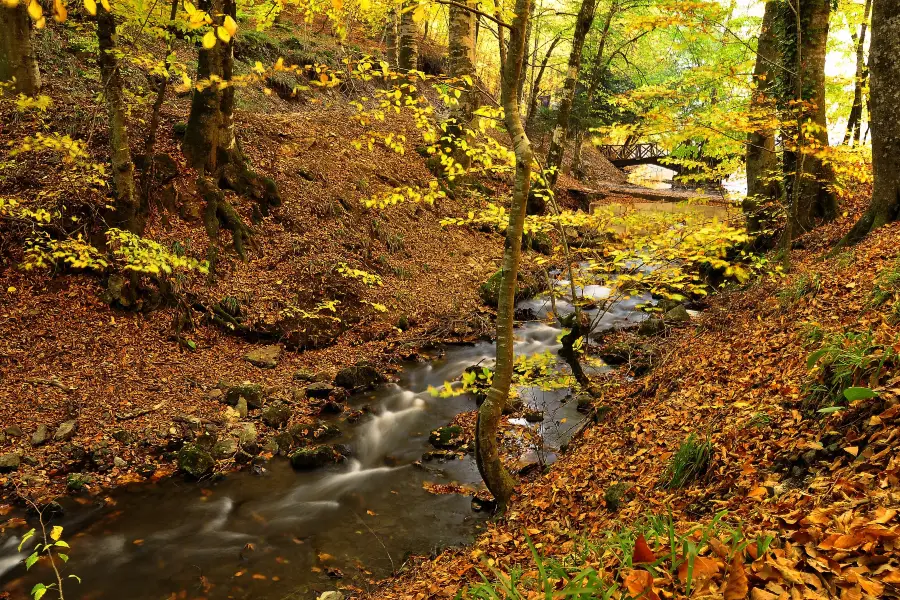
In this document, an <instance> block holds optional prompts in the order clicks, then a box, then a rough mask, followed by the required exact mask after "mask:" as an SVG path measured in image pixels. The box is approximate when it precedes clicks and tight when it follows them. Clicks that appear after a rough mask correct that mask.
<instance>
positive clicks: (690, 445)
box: [660, 433, 713, 488]
mask: <svg viewBox="0 0 900 600" xmlns="http://www.w3.org/2000/svg"><path fill="white" fill-rule="evenodd" d="M712 450H713V447H712V443H711V442H710V441H709V439H698V438H697V436H696V435H695V434H693V433H692V434H690V435H689V436H688V437H687V439H685V440H684V442H683V443H682V444H681V446H680V447H679V448H678V451H677V452H676V453H675V455H674V456H673V457H672V459H671V461H670V462H669V466H668V467H667V468H666V471H665V473H663V476H662V479H661V481H660V483H661V484H662V486H663V487H667V488H682V487H684V486H686V485H688V484H689V483H691V482H693V481H695V480H696V479H697V478H699V477H701V476H702V475H703V474H704V473H706V471H707V469H708V468H709V462H710V459H711V458H712Z"/></svg>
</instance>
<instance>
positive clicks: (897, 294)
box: [872, 260, 900, 323]
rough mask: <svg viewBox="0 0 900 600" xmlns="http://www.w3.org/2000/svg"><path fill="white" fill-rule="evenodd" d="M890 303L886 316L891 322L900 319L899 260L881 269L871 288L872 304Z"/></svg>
mask: <svg viewBox="0 0 900 600" xmlns="http://www.w3.org/2000/svg"><path fill="white" fill-rule="evenodd" d="M889 301H890V303H891V306H890V309H889V313H888V318H889V319H890V321H891V322H892V323H897V322H898V321H900V260H898V261H894V263H893V264H892V265H891V266H890V267H888V268H886V269H884V270H883V271H881V272H880V273H879V274H878V277H877V278H876V279H875V286H874V287H873V288H872V304H873V305H874V306H881V305H883V304H886V303H887V302H889Z"/></svg>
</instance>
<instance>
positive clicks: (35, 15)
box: [28, 0, 47, 29]
mask: <svg viewBox="0 0 900 600" xmlns="http://www.w3.org/2000/svg"><path fill="white" fill-rule="evenodd" d="M28 16H29V17H31V20H32V21H34V26H35V28H36V29H41V28H43V27H44V25H45V24H46V23H47V20H46V19H45V18H44V9H43V8H41V5H40V4H38V2H37V0H31V2H30V3H29V4H28Z"/></svg>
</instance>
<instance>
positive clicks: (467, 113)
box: [445, 0, 479, 169]
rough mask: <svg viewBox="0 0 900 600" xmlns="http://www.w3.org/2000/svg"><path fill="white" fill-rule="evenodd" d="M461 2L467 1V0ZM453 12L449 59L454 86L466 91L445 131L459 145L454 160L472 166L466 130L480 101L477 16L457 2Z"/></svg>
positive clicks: (449, 26) (455, 144) (448, 51)
mask: <svg viewBox="0 0 900 600" xmlns="http://www.w3.org/2000/svg"><path fill="white" fill-rule="evenodd" d="M460 3H461V4H463V3H465V0H463V1H462V2H460ZM449 13H450V18H449V24H448V35H449V44H448V49H447V54H448V56H447V59H448V60H447V62H448V67H449V74H450V77H452V78H454V79H455V80H456V81H455V82H454V84H453V85H454V86H456V87H458V88H460V89H461V92H462V93H461V94H460V96H459V98H457V102H458V105H457V106H456V107H455V108H454V109H453V111H452V114H451V116H450V118H449V119H448V120H447V122H446V124H445V132H446V135H447V137H448V138H449V141H450V144H451V145H453V146H454V147H455V149H454V150H453V154H454V157H453V158H454V160H455V161H456V162H457V163H459V164H460V165H462V167H463V168H464V169H468V168H469V166H470V164H471V158H470V157H469V156H468V154H467V153H466V151H465V148H464V147H462V146H463V144H462V141H463V140H465V139H466V137H467V136H466V130H467V129H469V126H470V124H471V121H472V117H473V114H474V112H475V110H476V109H477V108H478V104H479V103H478V91H477V89H476V88H475V77H476V74H475V15H474V13H472V12H471V11H470V10H467V9H465V8H463V7H461V6H456V5H454V4H451V5H450V10H449ZM465 78H468V79H469V81H471V83H469V82H467V81H466V80H465Z"/></svg>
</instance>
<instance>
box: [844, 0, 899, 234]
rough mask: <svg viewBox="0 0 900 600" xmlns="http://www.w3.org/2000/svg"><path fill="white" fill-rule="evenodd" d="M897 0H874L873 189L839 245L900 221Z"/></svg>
mask: <svg viewBox="0 0 900 600" xmlns="http://www.w3.org/2000/svg"><path fill="white" fill-rule="evenodd" d="M897 56H900V0H874V2H873V7H872V45H871V47H870V48H869V70H870V75H871V78H872V83H871V104H870V105H871V114H870V121H871V127H872V168H873V171H874V176H875V187H874V191H873V193H872V202H871V204H870V205H869V209H868V210H867V211H866V212H865V213H864V214H863V216H862V217H861V218H860V219H859V220H858V221H857V222H856V224H855V225H854V226H853V228H852V229H851V230H850V232H849V233H848V234H847V235H846V236H845V237H844V239H843V240H841V244H840V245H842V246H843V245H846V244H855V243H857V242H859V241H860V240H861V239H862V238H863V237H865V235H866V234H867V233H868V232H869V231H871V230H873V229H876V228H878V227H881V226H882V225H885V224H887V223H889V222H891V221H895V220H897V219H898V218H900V61H898V60H897Z"/></svg>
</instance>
